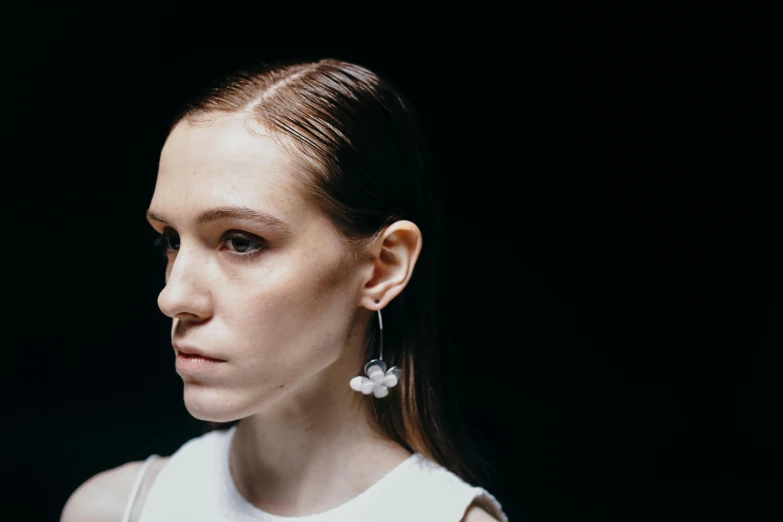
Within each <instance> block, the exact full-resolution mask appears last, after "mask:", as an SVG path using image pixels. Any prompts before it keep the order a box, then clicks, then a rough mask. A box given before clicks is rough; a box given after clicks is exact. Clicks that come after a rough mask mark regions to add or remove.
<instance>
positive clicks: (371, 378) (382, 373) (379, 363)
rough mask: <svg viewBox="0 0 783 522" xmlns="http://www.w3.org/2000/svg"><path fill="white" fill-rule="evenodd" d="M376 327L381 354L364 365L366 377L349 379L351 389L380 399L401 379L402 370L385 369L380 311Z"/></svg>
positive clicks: (395, 367)
mask: <svg viewBox="0 0 783 522" xmlns="http://www.w3.org/2000/svg"><path fill="white" fill-rule="evenodd" d="M378 326H379V328H380V336H381V353H380V356H379V357H378V358H377V359H373V360H371V361H370V362H368V363H367V364H365V365H364V373H366V374H367V377H362V376H361V375H359V376H358V377H354V378H353V379H351V389H353V390H356V391H358V392H362V393H363V394H365V395H369V394H371V393H372V394H373V395H375V396H376V397H377V398H379V399H381V398H383V397H386V396H387V395H389V388H394V387H395V386H397V383H398V382H399V381H400V377H402V368H398V367H397V366H392V367H391V368H389V369H388V370H387V369H386V363H385V362H383V319H381V311H380V309H379V310H378Z"/></svg>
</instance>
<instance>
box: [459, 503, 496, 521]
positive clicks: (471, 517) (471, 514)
mask: <svg viewBox="0 0 783 522" xmlns="http://www.w3.org/2000/svg"><path fill="white" fill-rule="evenodd" d="M462 522H500V521H499V520H498V519H497V518H495V517H493V516H492V515H490V514H489V513H487V512H486V511H484V510H483V509H481V508H480V507H478V506H477V505H476V504H472V505H471V506H470V507H469V508H468V510H467V511H466V512H465V517H464V518H463V519H462Z"/></svg>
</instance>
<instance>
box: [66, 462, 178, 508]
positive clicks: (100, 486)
mask: <svg viewBox="0 0 783 522" xmlns="http://www.w3.org/2000/svg"><path fill="white" fill-rule="evenodd" d="M158 460H159V461H161V463H162V462H164V461H165V460H167V458H161V459H158ZM143 465H144V462H143V461H136V462H128V463H126V464H123V465H121V466H117V467H116V468H112V469H108V470H106V471H101V472H100V473H97V474H96V475H93V476H92V477H90V478H89V479H87V480H86V481H85V482H84V483H83V484H82V485H80V486H79V487H78V488H76V490H75V491H74V492H73V493H71V496H70V497H69V498H68V501H67V502H66V503H65V506H64V507H63V511H62V514H61V515H60V522H111V521H113V520H116V521H117V522H121V519H122V515H123V513H124V511H125V505H126V504H127V502H128V498H129V497H130V494H131V488H133V484H134V482H135V481H136V477H137V476H138V475H139V471H141V467H142V466H143Z"/></svg>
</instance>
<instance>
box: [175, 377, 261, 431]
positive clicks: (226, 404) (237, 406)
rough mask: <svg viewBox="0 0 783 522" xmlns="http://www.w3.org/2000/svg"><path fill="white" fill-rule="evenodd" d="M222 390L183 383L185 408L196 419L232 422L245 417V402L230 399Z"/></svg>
mask: <svg viewBox="0 0 783 522" xmlns="http://www.w3.org/2000/svg"><path fill="white" fill-rule="evenodd" d="M229 395H230V394H227V393H226V392H225V391H224V390H215V389H214V388H210V387H202V386H197V385H189V384H186V385H185V392H184V397H183V398H184V400H185V409H187V410H188V413H190V415H191V416H193V417H194V418H196V419H199V420H203V421H211V422H232V421H235V420H237V419H242V418H244V417H247V416H248V415H249V413H247V411H246V410H248V409H249V408H248V406H249V405H247V404H245V403H244V402H243V401H241V400H232V399H231V398H230V396H229ZM251 413H252V412H251Z"/></svg>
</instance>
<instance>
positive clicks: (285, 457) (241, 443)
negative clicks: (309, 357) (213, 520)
mask: <svg viewBox="0 0 783 522" xmlns="http://www.w3.org/2000/svg"><path fill="white" fill-rule="evenodd" d="M355 367H356V366H355V365H350V364H335V365H332V366H331V367H330V368H329V369H327V370H326V373H328V374H330V375H324V376H322V377H323V378H322V379H320V378H319V379H317V383H316V382H314V383H313V384H314V385H313V386H311V387H310V388H309V389H304V390H297V393H296V394H295V396H291V397H286V398H285V399H283V400H282V401H279V402H277V403H275V404H274V405H273V406H271V407H270V408H269V409H268V410H265V411H263V412H258V413H256V414H254V415H252V416H250V417H246V418H244V419H242V420H241V421H240V422H239V424H238V425H237V428H236V433H235V434H234V438H233V440H232V444H231V449H230V459H229V462H230V465H231V474H232V477H233V479H234V482H235V483H236V485H237V489H238V490H239V491H240V493H242V495H243V496H244V497H245V499H246V500H248V501H249V502H250V503H252V504H254V505H255V506H256V507H258V508H260V509H262V510H264V511H267V512H270V513H274V514H278V515H283V516H304V515H309V514H314V513H321V512H323V511H327V510H329V509H333V508H335V507H337V506H339V505H341V504H343V503H345V502H347V501H349V500H351V499H352V498H354V497H355V496H356V495H358V494H359V493H361V492H362V491H364V490H366V489H367V488H368V487H370V486H371V485H372V484H374V483H375V482H377V481H378V480H380V479H381V478H382V477H383V476H384V475H385V474H386V473H388V472H389V471H390V470H391V469H393V468H394V467H396V466H397V465H398V464H400V463H401V462H402V461H403V460H405V459H406V458H407V457H409V456H410V452H409V451H407V450H406V449H405V448H403V447H402V446H400V445H399V444H397V443H395V442H393V441H391V440H389V439H388V438H387V437H385V436H383V435H381V434H380V433H378V432H377V431H376V430H374V429H373V426H372V424H371V422H370V419H371V415H372V409H371V403H370V401H372V400H377V399H375V398H374V397H372V396H365V395H362V394H360V393H357V392H355V391H353V390H352V389H350V388H349V386H348V381H349V380H350V378H351V377H352V376H353V375H350V373H351V372H350V370H351V368H355ZM380 400H383V399H380ZM335 479H339V480H335Z"/></svg>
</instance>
